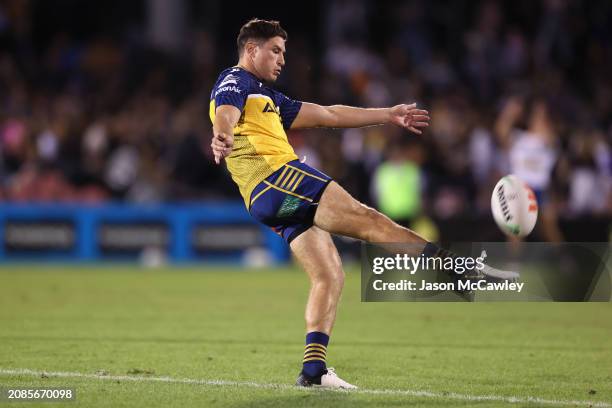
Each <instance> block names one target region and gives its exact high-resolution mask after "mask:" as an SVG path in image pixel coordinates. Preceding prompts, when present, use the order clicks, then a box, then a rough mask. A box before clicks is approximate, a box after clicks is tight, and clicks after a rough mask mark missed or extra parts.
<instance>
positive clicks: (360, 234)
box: [210, 19, 441, 389]
mask: <svg viewBox="0 0 612 408" xmlns="http://www.w3.org/2000/svg"><path fill="white" fill-rule="evenodd" d="M286 41H287V33H286V32H285V30H283V29H282V28H281V26H280V24H279V23H278V22H277V21H266V20H260V19H253V20H251V21H249V22H247V23H246V24H245V25H244V26H243V27H242V28H241V29H240V33H239V34H238V40H237V45H238V54H239V61H238V64H237V65H236V66H234V67H230V68H227V69H226V70H224V71H223V72H221V74H220V75H219V78H218V79H217V81H216V83H215V85H214V88H213V90H212V92H211V97H210V118H211V120H212V122H213V140H212V143H211V146H212V150H213V153H214V157H215V162H216V163H217V164H218V163H220V162H221V160H222V159H225V161H226V164H227V168H228V170H229V172H230V173H231V175H232V179H233V180H234V182H235V183H236V184H237V185H238V187H239V189H240V193H241V195H242V197H243V198H244V202H245V205H246V207H247V208H248V210H249V212H250V214H251V215H252V216H253V217H254V218H255V219H257V220H258V221H260V222H262V223H264V224H265V225H267V226H269V227H270V228H272V229H273V230H274V231H275V232H276V233H277V234H279V235H280V236H281V237H282V238H283V239H284V240H285V241H286V242H287V243H288V244H289V246H290V248H291V251H292V253H293V255H294V256H295V258H296V259H297V260H298V262H299V263H300V264H301V266H302V267H303V268H304V270H305V271H306V273H307V274H308V276H309V278H310V281H311V287H310V294H309V296H308V303H307V305H306V314H305V318H306V346H305V348H304V358H303V366H302V371H301V373H300V375H299V377H298V379H297V385H299V386H305V387H308V386H313V385H318V386H323V387H330V388H345V389H353V388H356V387H355V386H354V385H351V384H349V383H348V382H346V381H344V380H342V379H340V378H339V377H338V376H337V375H336V373H335V372H334V370H333V369H331V368H327V367H326V358H327V346H328V344H329V337H330V335H331V332H332V328H333V326H334V322H335V320H336V309H337V307H338V302H339V300H340V294H341V292H342V287H343V284H344V272H343V270H342V265H341V262H340V256H339V255H338V251H337V249H336V247H335V246H334V243H333V242H332V238H331V234H338V235H345V236H348V237H352V238H356V239H360V240H364V241H368V242H374V243H376V242H396V243H411V244H419V243H420V244H422V245H423V253H424V254H425V255H426V256H436V255H438V254H439V253H440V251H441V250H440V249H439V248H438V247H437V246H435V245H434V244H431V243H428V242H427V241H425V240H424V239H423V238H421V237H420V236H418V235H417V234H416V233H414V232H413V231H411V230H409V229H407V228H404V227H402V226H400V225H398V224H396V223H394V222H393V221H391V220H390V219H389V218H388V217H386V216H385V215H383V214H381V213H380V212H378V211H376V210H374V209H372V208H370V207H367V206H365V205H363V204H361V203H360V202H358V201H357V200H355V199H354V198H353V197H352V196H351V195H350V194H349V193H347V192H346V191H345V190H344V189H343V188H342V187H340V185H338V184H337V183H336V182H335V181H333V180H332V179H331V178H330V177H329V176H327V175H326V174H324V173H322V172H320V171H319V170H317V169H314V168H312V167H310V166H308V165H307V164H305V163H302V162H300V161H299V160H298V157H297V155H296V154H295V152H294V151H293V148H292V147H291V145H290V144H289V143H288V141H287V135H286V133H285V130H287V129H300V128H314V127H329V128H350V127H363V126H373V125H382V124H387V123H391V124H394V125H397V126H400V127H402V128H405V129H407V130H409V131H411V132H414V133H417V134H421V129H423V128H425V127H427V126H428V125H429V115H428V112H427V111H426V110H422V109H419V108H417V106H416V104H414V103H413V104H410V105H406V104H401V105H396V106H393V107H389V108H380V109H365V108H356V107H350V106H342V105H334V106H320V105H317V104H314V103H307V102H299V101H295V100H293V99H290V98H288V97H287V96H285V95H283V94H282V93H280V92H278V91H276V90H274V89H272V88H270V87H269V86H268V85H269V84H271V83H273V82H274V81H276V79H277V78H278V76H279V75H280V73H281V71H282V69H283V67H284V65H285V43H286Z"/></svg>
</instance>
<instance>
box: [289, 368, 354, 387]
mask: <svg viewBox="0 0 612 408" xmlns="http://www.w3.org/2000/svg"><path fill="white" fill-rule="evenodd" d="M295 385H297V386H299V387H321V388H338V389H344V390H354V389H357V387H356V386H354V385H353V384H349V383H347V382H346V381H344V380H343V379H342V378H340V377H338V375H337V374H336V371H335V370H334V369H333V368H331V367H330V368H328V369H326V370H325V372H324V373H323V374H322V375H321V376H320V377H315V378H309V377H307V376H305V375H304V374H303V373H300V376H299V377H298V379H297V381H296V382H295Z"/></svg>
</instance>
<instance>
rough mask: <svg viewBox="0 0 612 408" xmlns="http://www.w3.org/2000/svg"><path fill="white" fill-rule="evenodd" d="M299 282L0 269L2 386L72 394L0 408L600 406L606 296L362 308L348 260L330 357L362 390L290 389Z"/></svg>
mask: <svg viewBox="0 0 612 408" xmlns="http://www.w3.org/2000/svg"><path fill="white" fill-rule="evenodd" d="M307 289H308V283H307V280H306V278H305V276H304V275H303V274H302V273H301V272H300V271H299V270H297V269H278V270H268V271H253V270H241V269H229V268H215V269H212V268H190V269H184V268H179V269H168V270H156V271H148V270H142V269H138V268H128V267H109V266H106V267H66V268H62V267H53V268H45V269H42V268H38V267H26V266H17V267H6V266H5V267H3V268H1V269H0V385H2V386H20V387H52V386H55V387H60V386H66V387H73V388H75V389H76V392H77V402H76V403H67V402H64V403H37V404H34V403H23V402H21V403H12V404H10V403H6V402H0V407H4V406H7V407H9V406H15V407H25V406H42V407H52V406H61V407H65V406H84V407H98V406H101V407H102V406H103V407H120V406H130V407H132V406H133V407H167V406H181V407H189V406H198V407H205V406H219V407H226V406H236V407H243V406H244V407H248V406H253V407H261V406H271V407H299V406H309V407H313V406H334V407H343V406H347V407H348V406H350V407H361V406H368V407H369V406H372V407H380V406H386V407H390V406H407V405H412V406H431V407H438V406H496V407H497V406H557V405H559V406H589V404H594V406H612V304H610V303H591V304H578V303H565V304H562V303H556V304H554V303H480V304H478V303H477V304H465V303H384V304H383V303H376V304H374V303H361V302H360V289H359V274H358V271H357V270H356V269H350V270H349V272H348V276H347V284H346V288H345V292H344V296H343V299H342V304H341V308H340V312H339V315H338V323H337V326H336V329H335V332H334V333H333V336H332V340H331V344H330V347H329V356H328V360H329V363H330V365H331V366H335V367H336V369H337V371H338V373H339V374H340V375H341V376H342V377H344V378H346V379H347V380H348V381H349V382H353V383H355V384H356V385H358V386H359V387H360V391H358V392H353V393H347V392H334V391H320V390H303V389H297V388H294V387H292V386H291V384H292V383H293V381H294V380H295V377H296V376H297V374H298V372H299V369H300V364H301V354H302V349H303V320H302V315H303V308H304V303H305V300H306V294H307ZM27 370H31V371H27ZM42 372H45V373H46V374H42Z"/></svg>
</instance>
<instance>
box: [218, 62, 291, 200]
mask: <svg viewBox="0 0 612 408" xmlns="http://www.w3.org/2000/svg"><path fill="white" fill-rule="evenodd" d="M222 104H229V105H233V106H236V107H237V108H239V109H241V111H242V114H241V116H240V119H239V120H238V123H237V124H236V126H235V127H234V147H233V150H232V152H231V153H230V155H229V156H228V157H226V159H225V161H226V164H227V168H228V170H229V172H230V174H231V175H232V179H233V180H234V182H235V183H236V184H237V185H238V187H239V189H240V194H241V195H242V197H243V199H244V201H245V204H246V205H247V207H248V206H249V199H250V196H251V193H252V191H253V189H254V188H255V186H256V185H257V184H259V183H261V182H262V181H263V180H264V179H265V178H266V177H268V176H269V175H270V174H272V173H274V172H275V171H276V170H278V169H279V168H281V167H282V166H283V165H284V164H285V163H287V162H290V161H292V160H295V159H297V155H296V154H295V152H294V150H293V147H291V145H290V144H289V141H288V140H287V134H286V133H285V129H287V128H289V127H290V126H291V123H292V122H293V119H295V116H296V115H297V113H298V111H299V108H300V107H301V102H297V101H293V100H291V99H289V98H287V97H286V96H285V95H283V94H281V93H280V92H278V91H275V90H273V89H271V88H269V87H267V86H264V85H263V84H262V83H261V82H259V81H258V80H257V78H256V77H254V76H253V75H252V74H250V73H248V72H247V71H245V70H243V69H241V68H237V67H234V68H231V69H229V70H225V71H224V72H222V73H221V75H220V76H219V80H218V81H217V84H216V85H215V87H214V88H213V92H212V94H211V101H210V111H209V115H210V119H211V121H212V122H213V123H214V121H215V112H216V108H217V106H220V105H222ZM287 122H289V123H287Z"/></svg>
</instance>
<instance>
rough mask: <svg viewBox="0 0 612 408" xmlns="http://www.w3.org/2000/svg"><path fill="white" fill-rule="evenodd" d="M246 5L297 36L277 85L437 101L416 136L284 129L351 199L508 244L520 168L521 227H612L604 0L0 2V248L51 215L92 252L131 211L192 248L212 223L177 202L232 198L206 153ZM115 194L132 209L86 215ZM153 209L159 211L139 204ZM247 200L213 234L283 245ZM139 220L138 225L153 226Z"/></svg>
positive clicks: (559, 230)
mask: <svg viewBox="0 0 612 408" xmlns="http://www.w3.org/2000/svg"><path fill="white" fill-rule="evenodd" d="M251 17H260V18H268V19H278V20H280V21H281V23H282V24H283V26H284V28H285V29H286V30H287V31H288V32H289V41H288V43H287V65H286V67H285V70H284V72H283V74H282V75H281V77H280V79H279V81H278V83H277V84H276V85H275V86H276V87H277V88H278V89H280V90H281V91H283V92H285V93H286V94H288V95H289V96H291V97H293V98H295V99H300V100H306V101H312V102H317V103H320V104H337V103H341V104H352V105H358V106H367V107H381V106H389V105H393V104H397V103H403V102H412V101H417V102H418V103H419V105H420V106H423V107H425V108H427V109H429V110H430V112H431V116H432V126H431V127H430V128H429V129H428V131H427V132H426V133H425V134H424V135H423V136H421V137H416V136H413V135H410V134H408V133H406V132H404V131H402V130H400V129H398V128H394V127H390V126H385V127H372V128H366V129H349V130H326V129H316V130H308V131H290V132H289V139H290V142H291V143H292V144H293V146H294V147H295V149H296V153H297V154H298V155H299V156H300V157H306V159H307V162H308V163H309V164H310V165H312V166H315V167H318V168H320V169H321V170H323V171H324V172H326V173H327V174H329V175H330V176H332V177H333V178H334V179H336V180H337V181H338V182H339V183H340V184H342V185H343V186H344V187H345V188H346V189H347V190H348V191H349V192H350V193H352V194H353V195H354V196H355V197H356V198H357V199H359V200H361V201H363V202H365V203H367V204H370V205H374V206H377V207H378V208H380V209H382V210H383V211H384V212H386V213H387V214H388V215H390V216H391V217H393V218H394V219H396V220H397V221H398V222H401V223H403V224H405V225H408V226H411V227H413V228H415V229H417V230H418V231H420V232H422V233H423V234H425V235H426V236H428V237H430V238H431V239H435V240H441V241H445V240H446V241H450V240H479V241H489V240H502V239H503V236H502V235H501V233H500V232H499V231H498V230H497V228H496V227H495V225H494V223H493V222H492V220H491V216H490V194H491V191H492V187H493V185H494V184H495V182H496V181H497V179H499V177H501V176H503V175H505V174H508V173H516V174H519V175H520V176H521V177H522V178H523V179H525V180H526V181H528V182H529V184H531V186H532V187H533V188H534V189H535V190H537V192H538V195H539V196H540V198H541V201H540V214H541V217H540V218H541V220H542V222H541V225H539V228H537V229H536V231H535V233H534V235H533V236H532V237H531V239H533V240H567V241H608V240H609V234H610V220H611V218H612V176H611V173H612V156H611V154H612V153H611V150H610V148H611V141H612V76H611V75H610V67H612V2H609V1H606V0H602V1H578V0H542V1H527V0H524V1H514V2H506V1H468V0H456V1H452V2H446V1H431V0H429V1H425V0H422V1H420V0H414V1H366V0H356V1H347V0H332V1H313V2H309V3H308V6H307V7H304V8H303V9H299V10H298V9H296V6H295V5H288V4H286V2H285V3H281V2H273V1H272V2H269V1H263V2H256V3H254V2H244V3H241V2H227V1H206V2H201V1H188V0H173V1H170V0H138V1H114V0H110V1H104V2H102V1H87V2H84V1H78V0H54V1H43V0H38V1H34V0H29V1H28V0H0V107H1V108H0V200H1V201H2V203H3V204H2V205H1V206H0V232H2V238H3V241H4V242H3V244H4V245H3V247H2V248H1V249H0V258H10V257H11V256H12V254H13V255H14V254H20V256H21V257H24V258H26V259H30V258H31V257H32V256H38V255H40V254H42V253H46V252H45V251H47V250H49V248H46V247H45V245H47V244H49V242H47V241H45V240H44V239H42V241H43V242H42V244H41V243H40V242H38V244H36V245H38V247H37V246H36V245H34V246H32V242H34V243H36V241H37V239H38V241H41V238H40V237H41V236H43V235H44V234H45V232H44V231H47V232H46V233H47V234H50V235H49V237H51V241H54V240H58V239H59V240H61V237H62V236H64V237H65V231H64V232H63V233H58V232H57V231H60V230H61V228H60V229H59V230H58V227H57V225H58V223H59V224H61V223H62V222H64V223H66V222H67V223H68V230H70V231H72V232H71V234H72V241H70V242H71V243H72V244H71V245H76V246H79V245H80V246H81V247H84V246H86V245H85V244H83V241H87V242H92V243H90V245H92V247H91V248H93V249H91V248H90V249H89V250H84V249H83V248H81V250H83V251H85V253H86V254H89V255H87V256H93V255H92V254H96V253H99V249H100V245H101V244H99V243H98V241H99V240H100V239H101V237H103V236H105V235H104V234H103V233H102V232H101V231H102V226H104V225H107V224H113V223H114V224H113V225H116V224H117V223H119V224H121V223H122V222H123V223H128V225H131V226H136V227H138V226H142V225H145V226H150V225H152V224H153V225H161V226H162V227H161V228H162V229H163V230H164V231H166V234H167V235H166V238H165V239H162V240H160V241H155V242H157V243H155V244H154V245H153V247H154V248H161V249H160V250H161V253H162V254H166V255H167V254H168V253H171V254H174V255H172V256H171V257H172V258H173V259H187V258H191V257H192V255H193V254H194V253H195V252H197V251H196V250H195V249H194V248H195V246H194V245H195V244H194V243H193V242H192V241H193V240H195V238H193V237H195V236H198V233H197V231H196V229H197V228H198V226H206V228H205V229H207V228H208V227H207V226H208V225H210V223H209V221H202V220H201V219H200V220H199V221H198V219H197V217H196V219H195V220H191V218H189V217H190V216H189V215H185V214H191V213H190V211H192V210H191V209H189V208H188V207H189V206H190V205H191V206H198V205H199V206H200V207H199V210H200V214H204V215H203V217H204V218H205V219H209V218H210V217H209V218H207V217H206V213H208V212H209V211H213V213H214V211H215V208H216V207H214V206H215V205H218V204H219V203H225V202H232V203H234V202H237V201H238V200H240V198H239V195H238V190H237V188H236V187H235V186H234V184H233V183H232V181H231V179H230V177H229V175H228V173H227V171H226V170H225V168H224V166H216V165H215V164H214V162H213V160H212V155H211V151H210V149H209V143H210V137H211V123H210V121H209V118H208V113H207V111H208V102H209V98H210V90H211V87H212V85H213V83H214V81H215V79H216V77H217V75H218V73H219V72H220V71H221V70H222V69H223V68H225V67H227V66H231V65H233V64H235V63H236V61H237V55H236V46H235V39H236V35H237V33H238V30H239V29H240V27H241V25H242V24H244V22H246V21H247V20H248V19H249V18H251ZM111 203H112V206H114V207H113V208H115V210H116V211H123V210H122V209H121V208H124V209H126V210H125V211H127V212H126V213H125V214H132V217H131V218H130V216H128V215H125V216H124V218H122V217H120V216H115V217H114V218H113V217H110V216H109V217H110V219H109V218H104V217H102V218H100V217H101V216H100V213H93V212H95V211H98V210H100V208H101V207H104V206H105V205H111ZM43 204H44V205H43ZM164 205H165V206H166V207H164ZM207 205H209V206H210V207H207ZM176 206H178V207H181V206H184V207H181V208H178V210H177V207H176ZM120 207H121V208H120ZM162 207H164V208H162ZM170 207H172V208H170ZM96 208H97V209H98V210H95V209H96ZM155 208H157V209H155ZM168 208H170V209H168ZM184 208H187V209H186V210H184ZM22 210H23V211H22ZM175 210H176V211H178V214H179V215H176V214H177V213H175V212H173V211H175ZM24 211H25V212H24ZM28 211H29V212H28ZM53 211H58V212H57V213H55V214H56V215H55V216H53V215H52V214H53ZM62 211H63V212H62ZM88 211H89V212H88ZM100 211H101V210H100ZM105 211H106V210H105ZM146 211H150V212H152V213H151V214H153V213H155V214H157V215H155V216H154V215H151V216H150V217H149V218H147V217H144V218H145V219H144V220H143V219H142V216H141V218H138V217H134V214H136V215H138V214H139V213H140V214H141V215H142V214H143V212H146ZM155 211H158V213H156V212H155ZM60 213H61V214H64V215H66V216H68V217H66V216H60V215H57V214H60ZM77 213H78V214H82V213H83V214H85V213H87V215H83V217H85V218H86V219H90V220H97V221H87V222H89V224H87V222H85V221H82V219H80V218H79V219H78V220H77V218H78V217H77V215H76V214H77ZM103 213H104V214H108V213H107V212H104V211H103ZM245 213H246V212H245V211H244V210H242V209H239V210H236V211H234V212H233V213H228V214H226V216H224V217H221V218H222V219H223V222H222V223H221V222H220V221H219V222H218V223H217V224H219V225H221V226H219V225H217V227H218V228H217V229H218V230H219V231H231V228H226V227H224V225H225V226H231V225H234V226H236V225H238V227H239V228H238V230H236V231H238V232H237V233H235V234H233V235H232V234H231V233H230V234H229V235H227V234H226V235H225V238H224V239H225V240H226V241H227V242H230V243H231V242H236V240H239V241H240V237H244V234H248V233H246V232H244V231H243V230H240V228H242V227H241V226H245V225H246V226H248V228H252V229H253V230H254V231H259V232H258V233H256V235H257V234H259V235H258V238H253V239H254V241H249V240H243V241H241V242H244V245H245V246H244V248H250V249H253V248H258V247H260V246H262V247H267V248H268V249H269V251H268V255H270V254H272V255H270V256H272V258H273V259H278V260H282V259H286V257H285V256H284V255H282V245H281V246H278V245H279V244H273V246H274V245H276V246H274V248H275V249H270V247H269V245H270V243H271V242H274V241H275V240H276V238H275V237H274V236H272V237H270V236H269V233H268V232H267V231H265V229H263V228H260V227H257V226H254V225H253V224H251V223H250V221H249V220H248V218H246V217H244V215H245ZM28 214H29V215H28ZM181 214H182V215H181ZM232 214H239V215H235V217H234V218H232ZM54 217H55V218H54ZM88 217H89V218H88ZM96 217H98V218H96ZM181 217H182V218H181ZM117 218H119V219H120V221H117ZM177 219H182V220H183V221H176V220H177ZM185 219H189V221H185ZM81 222H85V223H86V225H89V226H88V227H83V226H82V225H81ZM175 222H183V223H184V225H187V226H184V227H176V226H175V224H174V223H175ZM45 223H46V224H45ZM130 223H131V224H130ZM49 225H51V226H50V227H49ZM36 228H42V229H38V230H37V229H36ZM147 228H148V227H147ZM147 228H145V229H144V230H140V231H141V232H140V235H138V234H136V235H134V236H136V237H138V236H141V237H143V238H142V239H143V240H144V241H146V237H149V238H150V237H151V236H152V235H151V231H153V230H149V229H147ZM181 228H184V229H181ZM7 231H9V232H11V233H10V234H8V233H7ZM49 231H51V232H49ZM54 231H55V232H54ZM173 231H174V232H173ZM128 232H129V231H128ZM128 232H126V231H124V232H123V234H127V233H128ZM179 233H180V234H186V236H187V238H184V239H183V238H181V239H179V238H178V235H177V234H179ZM53 234H56V235H53ZM62 234H64V235H62ZM118 236H124V235H122V234H119V235H118ZM7 237H12V238H11V239H13V240H14V241H10V239H9V240H8V241H10V242H7ZM24 237H25V238H24ZM213 237H214V235H213ZM134 239H135V240H136V241H135V242H137V243H138V242H139V241H138V239H137V238H134ZM216 239H219V238H218V236H217V238H216ZM177 240H182V241H181V242H183V241H184V242H183V244H184V245H186V248H188V249H177V245H178V244H175V242H176V241H177ZM144 241H143V242H144ZM213 241H215V239H211V238H210V237H208V238H206V239H204V240H203V241H202V240H201V241H200V242H208V243H210V242H213ZM147 242H148V241H147ZM45 243H46V244H45ZM51 243H52V242H51ZM145 244H146V242H145ZM20 245H21V246H20ZM173 245H174V247H172V246H173ZM149 247H151V245H150V244H146V245H144V244H143V245H140V246H139V245H136V246H135V248H136V249H133V248H132V249H131V250H125V248H123V250H121V248H120V250H119V251H118V253H124V252H125V253H130V254H132V253H136V252H138V253H141V252H139V251H140V249H142V248H149ZM15 248H17V249H15ZM41 248H42V249H41ZM45 248H46V249H45ZM70 248H71V249H70V251H76V252H74V253H79V254H80V253H81V252H79V251H80V250H78V251H77V249H75V248H76V247H70ZM96 248H97V249H96ZM172 248H174V249H172ZM244 248H243V247H240V248H234V247H230V248H221V249H219V248H217V249H216V250H217V252H219V251H220V252H221V253H225V254H230V256H234V255H232V254H235V251H236V250H237V249H240V251H242V250H243V249H244ZM285 250H286V249H285ZM88 251H89V252H88ZM173 251H177V252H176V253H175V252H173ZM193 251H195V252H193ZM275 251H280V252H275ZM60 253H62V252H61V251H60ZM70 253H72V252H70ZM212 253H216V252H215V250H212V252H211V253H209V252H206V251H204V252H203V253H202V254H200V255H201V256H199V258H198V259H208V258H207V257H208V256H209V255H210V254H212ZM241 253H242V252H241ZM176 254H179V255H176ZM180 254H183V255H180ZM274 254H276V255H274ZM64 255H65V253H64ZM177 256H178V257H177ZM255 259H259V258H257V256H255Z"/></svg>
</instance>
